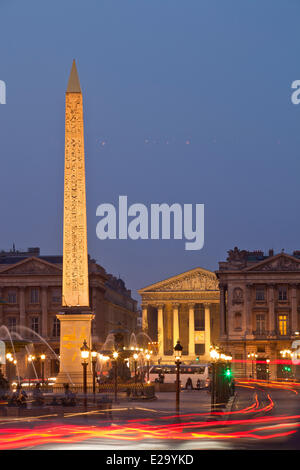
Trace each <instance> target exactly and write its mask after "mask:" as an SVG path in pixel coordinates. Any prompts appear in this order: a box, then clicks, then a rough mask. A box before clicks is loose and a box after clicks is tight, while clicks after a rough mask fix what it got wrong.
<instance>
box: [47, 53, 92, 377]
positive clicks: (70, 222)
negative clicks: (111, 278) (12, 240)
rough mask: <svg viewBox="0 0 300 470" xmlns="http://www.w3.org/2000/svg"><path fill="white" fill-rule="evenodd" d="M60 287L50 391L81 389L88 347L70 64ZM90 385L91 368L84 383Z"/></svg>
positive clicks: (77, 122) (80, 157) (74, 82)
mask: <svg viewBox="0 0 300 470" xmlns="http://www.w3.org/2000/svg"><path fill="white" fill-rule="evenodd" d="M65 113H66V114H65V175H64V227H63V282H62V311H63V313H61V314H59V315H57V318H58V319H59V320H60V371H59V374H58V376H57V380H56V385H61V384H62V383H71V384H72V383H73V384H75V385H82V375H83V374H82V365H81V355H80V347H81V346H82V344H83V341H84V340H86V341H87V344H88V345H89V347H91V321H92V319H93V318H94V315H93V314H92V312H91V310H90V307H89V278H88V251H87V225H86V192H85V191H86V190H85V160H84V126H83V102H82V92H81V87H80V82H79V77H78V73H77V69H76V64H75V60H74V61H73V64H72V69H71V73H70V77H69V82H68V86H67V91H66V111H65ZM91 381H92V375H91V367H89V368H88V382H91Z"/></svg>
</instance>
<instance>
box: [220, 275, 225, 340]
mask: <svg viewBox="0 0 300 470" xmlns="http://www.w3.org/2000/svg"><path fill="white" fill-rule="evenodd" d="M219 287H220V336H224V335H225V289H226V286H225V284H220V286H219Z"/></svg>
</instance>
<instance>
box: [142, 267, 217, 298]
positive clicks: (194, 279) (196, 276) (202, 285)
mask: <svg viewBox="0 0 300 470" xmlns="http://www.w3.org/2000/svg"><path fill="white" fill-rule="evenodd" d="M217 290H219V283H218V280H217V277H216V275H215V273H213V272H212V271H208V270H207V269H203V268H195V269H192V270H191V271H187V272H184V273H182V274H178V275H177V276H172V277H170V278H168V279H165V280H163V281H160V282H156V283H155V284H151V285H150V286H147V287H144V288H143V289H140V290H139V291H138V292H139V294H142V293H144V292H180V291H183V292H186V291H217Z"/></svg>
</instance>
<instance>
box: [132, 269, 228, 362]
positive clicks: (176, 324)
mask: <svg viewBox="0 0 300 470" xmlns="http://www.w3.org/2000/svg"><path fill="white" fill-rule="evenodd" d="M138 292H139V294H140V295H141V297H142V326H143V331H145V332H147V334H148V335H149V336H150V337H151V340H152V341H154V342H156V343H158V344H157V349H156V357H155V358H154V359H155V360H156V361H158V362H159V363H173V362H174V350H173V348H174V345H175V344H176V342H177V340H178V339H179V340H180V342H181V344H182V346H183V351H182V360H183V362H185V363H193V362H195V361H196V360H197V361H198V360H199V362H207V361H209V360H210V356H209V347H210V344H211V343H216V342H217V341H218V337H219V331H220V325H219V288H218V280H217V278H216V275H215V274H214V273H213V272H211V271H208V270H206V269H203V268H195V269H192V270H190V271H187V272H184V273H182V274H179V275H176V276H173V277H170V278H168V279H165V280H163V281H160V282H156V283H155V284H152V285H149V286H147V287H144V288H143V289H140V290H139V291H138Z"/></svg>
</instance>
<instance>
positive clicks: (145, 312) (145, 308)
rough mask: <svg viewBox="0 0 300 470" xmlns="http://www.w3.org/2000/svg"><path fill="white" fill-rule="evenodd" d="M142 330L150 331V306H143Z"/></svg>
mask: <svg viewBox="0 0 300 470" xmlns="http://www.w3.org/2000/svg"><path fill="white" fill-rule="evenodd" d="M142 329H143V331H148V305H145V304H143V305H142Z"/></svg>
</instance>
